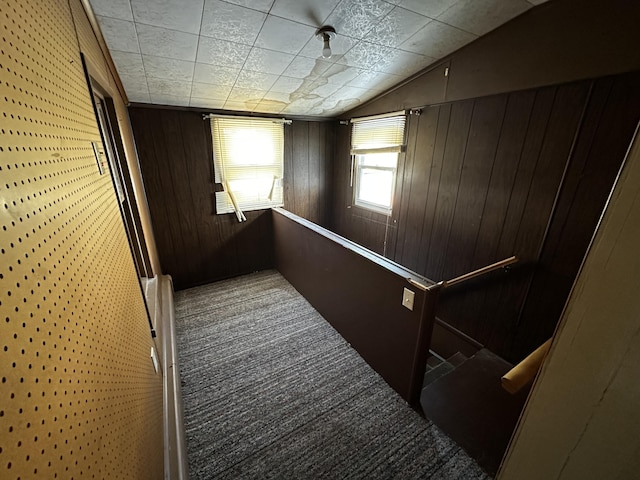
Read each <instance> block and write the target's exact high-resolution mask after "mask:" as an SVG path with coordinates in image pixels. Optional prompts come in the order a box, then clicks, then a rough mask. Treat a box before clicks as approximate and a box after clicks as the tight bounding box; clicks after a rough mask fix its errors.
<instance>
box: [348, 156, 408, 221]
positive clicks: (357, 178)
mask: <svg viewBox="0 0 640 480" xmlns="http://www.w3.org/2000/svg"><path fill="white" fill-rule="evenodd" d="M386 153H388V152H386ZM367 155H380V153H375V152H371V153H362V154H356V155H354V157H355V158H354V185H353V204H354V205H355V206H356V207H360V208H365V209H367V210H371V211H374V212H378V213H382V214H384V215H391V213H392V211H393V198H394V195H395V186H396V174H397V172H398V157H399V154H398V153H395V156H396V157H395V165H394V166H393V167H380V166H374V165H363V161H362V160H363V159H362V157H366V156H367ZM363 169H365V170H366V169H370V170H379V171H384V172H391V194H390V196H389V206H388V207H387V206H386V205H383V204H380V203H375V202H370V201H368V200H363V199H362V198H361V197H360V187H361V186H362V183H363V181H362V170H363Z"/></svg>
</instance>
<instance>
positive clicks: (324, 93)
mask: <svg viewBox="0 0 640 480" xmlns="http://www.w3.org/2000/svg"><path fill="white" fill-rule="evenodd" d="M340 88H342V85H338V84H336V83H329V82H328V81H327V79H326V78H325V77H320V78H319V79H317V80H316V81H315V82H313V85H311V88H310V89H309V93H312V94H316V95H318V96H319V97H321V98H326V97H328V96H329V95H332V94H334V93H336V92H337V91H338V90H339V89H340Z"/></svg>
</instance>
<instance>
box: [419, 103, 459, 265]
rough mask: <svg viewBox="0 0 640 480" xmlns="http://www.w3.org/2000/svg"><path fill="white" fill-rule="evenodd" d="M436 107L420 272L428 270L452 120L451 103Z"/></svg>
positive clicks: (421, 244) (420, 255) (420, 245)
mask: <svg viewBox="0 0 640 480" xmlns="http://www.w3.org/2000/svg"><path fill="white" fill-rule="evenodd" d="M436 108H437V109H438V130H437V132H436V143H435V146H434V149H433V159H432V161H431V172H430V174H429V186H428V191H427V202H426V204H425V208H424V217H423V220H422V222H423V223H422V238H421V239H420V243H419V247H418V248H419V249H420V250H419V252H418V267H419V269H418V270H417V271H418V272H426V271H427V262H428V261H429V252H430V251H431V238H432V237H433V226H434V223H435V222H434V219H435V212H436V206H437V204H438V187H439V185H440V178H441V176H442V164H443V161H444V151H445V146H446V143H447V136H448V134H449V122H450V120H451V105H442V106H440V107H436Z"/></svg>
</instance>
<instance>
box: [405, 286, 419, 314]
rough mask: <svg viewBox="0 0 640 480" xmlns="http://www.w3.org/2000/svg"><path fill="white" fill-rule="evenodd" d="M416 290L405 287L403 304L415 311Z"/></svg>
mask: <svg viewBox="0 0 640 480" xmlns="http://www.w3.org/2000/svg"><path fill="white" fill-rule="evenodd" d="M415 296H416V294H415V292H412V291H411V290H409V289H408V288H406V287H405V289H404V292H403V294H402V305H403V306H404V307H406V308H408V309H409V310H411V311H413V299H414V298H415Z"/></svg>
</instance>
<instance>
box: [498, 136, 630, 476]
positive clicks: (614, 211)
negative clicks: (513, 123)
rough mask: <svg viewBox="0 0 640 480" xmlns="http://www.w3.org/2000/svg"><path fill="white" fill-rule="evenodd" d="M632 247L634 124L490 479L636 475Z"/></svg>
mask: <svg viewBox="0 0 640 480" xmlns="http://www.w3.org/2000/svg"><path fill="white" fill-rule="evenodd" d="M603 161H606V159H604V158H603ZM639 246H640V138H638V135H637V132H636V137H635V140H634V142H633V143H632V146H631V147H630V150H629V152H628V154H627V158H626V160H625V162H624V164H623V166H622V168H621V171H620V174H619V177H618V179H617V181H616V184H615V186H614V189H613V191H612V194H611V196H610V198H609V202H608V204H607V207H606V209H605V211H604V214H603V216H602V218H601V222H600V225H599V227H598V229H597V230H596V233H595V236H594V239H593V242H592V244H591V246H590V248H589V251H588V253H587V255H586V257H585V260H584V262H583V265H582V267H581V270H580V272H579V275H578V277H577V279H576V282H575V283H574V286H573V289H572V291H571V294H570V296H569V300H568V302H567V305H566V307H565V310H564V312H563V314H562V318H561V320H560V322H559V325H558V328H557V330H556V334H555V336H554V340H553V343H552V346H551V350H550V352H549V354H548V356H547V358H546V359H545V362H544V364H543V367H542V370H541V372H540V374H539V376H538V378H537V380H536V382H535V384H534V387H533V389H532V392H531V395H530V396H529V399H528V402H527V405H526V407H525V410H524V412H523V414H522V417H521V418H520V422H519V424H518V427H517V429H516V432H515V434H514V436H513V438H512V440H511V444H510V446H509V449H508V451H507V454H506V455H505V458H504V460H503V464H502V466H501V468H500V470H499V472H498V476H497V478H498V479H499V480H511V479H517V480H529V479H531V480H534V479H536V480H537V479H540V478H544V479H549V480H552V479H562V480H566V479H571V480H573V479H580V480H582V479H587V478H594V479H596V478H608V479H626V478H637V472H638V471H640V455H639V453H640V436H639V435H638V432H640V409H639V408H638V405H640V383H639V382H638V378H640V294H639V292H640V254H638V248H639Z"/></svg>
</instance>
